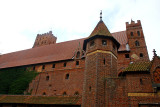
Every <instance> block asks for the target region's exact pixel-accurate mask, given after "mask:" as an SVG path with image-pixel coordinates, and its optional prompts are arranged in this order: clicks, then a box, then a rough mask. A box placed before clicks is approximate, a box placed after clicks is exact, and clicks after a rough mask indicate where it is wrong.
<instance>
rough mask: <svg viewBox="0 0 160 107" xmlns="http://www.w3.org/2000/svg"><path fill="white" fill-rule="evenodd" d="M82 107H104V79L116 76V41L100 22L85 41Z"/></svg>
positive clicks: (117, 45) (117, 44)
mask: <svg viewBox="0 0 160 107" xmlns="http://www.w3.org/2000/svg"><path fill="white" fill-rule="evenodd" d="M84 44H85V45H84V46H85V47H86V60H85V76H84V88H83V102H82V106H83V107H105V94H104V93H105V78H106V77H115V76H117V48H118V47H119V43H118V41H117V40H116V39H115V38H114V37H113V36H112V35H111V33H110V32H109V30H108V28H107V26H106V25H105V24H104V22H103V21H102V18H101V17H100V21H99V22H98V24H97V26H96V27H95V29H94V30H93V32H92V33H91V35H90V36H89V37H88V38H87V39H86V40H85V42H84Z"/></svg>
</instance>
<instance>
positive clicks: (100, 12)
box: [100, 10, 102, 21]
mask: <svg viewBox="0 0 160 107" xmlns="http://www.w3.org/2000/svg"><path fill="white" fill-rule="evenodd" d="M100 21H102V10H101V12H100Z"/></svg>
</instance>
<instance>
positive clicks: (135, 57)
mask: <svg viewBox="0 0 160 107" xmlns="http://www.w3.org/2000/svg"><path fill="white" fill-rule="evenodd" d="M126 32H127V37H128V44H129V46H130V59H131V61H132V62H134V61H149V56H148V51H147V46H146V42H145V38H144V35H143V30H142V26H141V22H140V20H137V23H135V22H134V21H133V20H131V23H130V24H129V23H128V22H126Z"/></svg>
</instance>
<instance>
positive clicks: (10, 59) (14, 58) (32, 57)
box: [0, 38, 84, 69]
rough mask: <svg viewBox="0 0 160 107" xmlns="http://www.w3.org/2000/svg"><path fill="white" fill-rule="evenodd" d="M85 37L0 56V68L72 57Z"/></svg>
mask: <svg viewBox="0 0 160 107" xmlns="http://www.w3.org/2000/svg"><path fill="white" fill-rule="evenodd" d="M83 41H84V38H83V39H78V40H73V41H67V42H62V43H56V44H51V45H45V46H41V47H37V48H31V49H27V50H23V51H18V52H13V53H8V54H4V55H1V56H0V69H2V68H8V67H16V66H24V65H31V64H38V63H46V62H53V61H61V60H67V59H72V57H73V56H74V52H75V50H76V48H77V47H78V46H79V43H80V45H81V47H83Z"/></svg>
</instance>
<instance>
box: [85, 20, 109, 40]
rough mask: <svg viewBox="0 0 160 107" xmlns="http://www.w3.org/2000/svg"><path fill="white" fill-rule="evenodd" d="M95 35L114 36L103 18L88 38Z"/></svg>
mask: <svg viewBox="0 0 160 107" xmlns="http://www.w3.org/2000/svg"><path fill="white" fill-rule="evenodd" d="M95 35H103V36H112V35H111V33H110V32H109V30H108V28H107V26H106V25H105V24H104V22H103V21H102V20H100V21H99V22H98V24H97V26H96V27H95V28H94V30H93V31H92V33H91V34H90V36H89V37H88V38H91V37H93V36H95Z"/></svg>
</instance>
